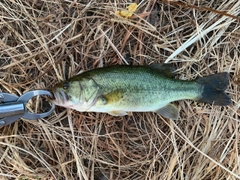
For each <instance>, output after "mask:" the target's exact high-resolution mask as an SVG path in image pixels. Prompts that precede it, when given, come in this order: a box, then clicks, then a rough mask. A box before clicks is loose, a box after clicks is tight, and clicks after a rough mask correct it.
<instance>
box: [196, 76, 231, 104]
mask: <svg viewBox="0 0 240 180" xmlns="http://www.w3.org/2000/svg"><path fill="white" fill-rule="evenodd" d="M196 81H197V82H198V83H199V84H202V85H203V91H202V96H201V97H200V99H198V102H204V103H209V104H214V105H218V106H226V105H230V104H232V101H231V98H230V97H229V96H228V95H227V94H226V93H225V92H224V91H225V89H226V88H227V86H228V83H229V74H228V73H227V72H223V73H219V74H213V75H210V76H206V77H202V78H199V79H197V80H196Z"/></svg>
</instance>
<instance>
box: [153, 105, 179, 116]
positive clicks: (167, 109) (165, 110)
mask: <svg viewBox="0 0 240 180" xmlns="http://www.w3.org/2000/svg"><path fill="white" fill-rule="evenodd" d="M155 112H156V113H158V114H160V115H162V116H164V117H166V118H169V119H173V120H177V119H178V116H179V111H178V109H177V107H176V106H175V105H173V104H171V103H169V104H167V105H166V106H164V107H162V108H160V109H158V110H156V111H155Z"/></svg>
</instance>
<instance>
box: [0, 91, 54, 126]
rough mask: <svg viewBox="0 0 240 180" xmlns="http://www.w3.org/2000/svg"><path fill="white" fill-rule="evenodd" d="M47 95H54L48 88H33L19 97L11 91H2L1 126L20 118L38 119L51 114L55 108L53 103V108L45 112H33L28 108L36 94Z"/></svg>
mask: <svg viewBox="0 0 240 180" xmlns="http://www.w3.org/2000/svg"><path fill="white" fill-rule="evenodd" d="M39 95H47V96H50V97H52V96H53V95H52V94H51V93H50V92H49V91H46V90H33V91H29V92H26V93H24V94H23V95H22V96H20V97H18V96H16V95H13V94H9V93H0V127H1V126H7V125H9V124H11V123H13V122H15V121H17V120H18V119H19V118H24V119H29V120H36V119H39V118H44V117H46V116H49V115H50V114H51V113H52V112H53V111H54V109H55V105H54V104H52V107H51V109H50V110H49V111H48V112H44V113H39V114H38V113H31V112H29V111H28V110H27V108H26V104H27V102H28V101H29V100H30V99H32V98H33V97H34V96H39Z"/></svg>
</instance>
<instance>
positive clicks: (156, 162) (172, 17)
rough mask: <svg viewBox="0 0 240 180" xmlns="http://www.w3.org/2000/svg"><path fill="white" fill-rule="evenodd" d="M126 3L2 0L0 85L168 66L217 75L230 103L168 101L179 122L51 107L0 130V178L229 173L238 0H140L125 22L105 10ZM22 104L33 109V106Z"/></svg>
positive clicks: (238, 64) (235, 154) (20, 89)
mask: <svg viewBox="0 0 240 180" xmlns="http://www.w3.org/2000/svg"><path fill="white" fill-rule="evenodd" d="M135 2H137V3H140V1H135ZM126 5H127V2H126V1H119V0H109V1H102V0H98V1H97V0H91V1H87V0H82V1H79V2H75V1H70V0H55V1H47V0H33V1H32V0H25V1H20V0H2V1H1V2H0V12H1V21H0V24H1V26H0V51H1V53H0V88H1V91H2V92H9V93H14V94H17V95H21V94H22V93H24V92H27V91H29V90H32V89H49V88H51V87H52V86H53V85H54V84H56V83H57V82H59V81H61V80H63V79H66V78H68V77H71V76H74V75H76V74H77V73H78V72H79V71H82V70H87V69H92V68H95V67H101V66H107V65H112V64H134V65H138V64H141V65H143V64H150V63H163V62H169V63H172V64H173V65H174V66H175V67H176V68H177V78H181V79H194V78H196V77H198V76H203V75H208V74H213V73H217V72H222V71H227V72H229V73H230V75H231V82H230V86H229V88H228V90H227V91H228V92H229V94H230V95H231V96H232V100H233V105H232V106H229V107H215V106H211V105H207V104H198V103H195V102H192V101H180V102H178V106H179V108H180V109H181V119H180V120H179V121H170V120H167V119H163V118H162V117H160V116H159V115H157V114H154V113H134V114H133V116H125V117H112V116H110V115H107V114H96V113H79V112H76V111H72V110H70V109H64V108H56V111H55V113H54V114H52V115H51V116H50V117H48V118H45V119H39V120H36V121H28V120H19V121H18V122H16V123H14V124H11V125H9V126H7V127H3V128H1V129H0V131H1V137H0V147H1V148H0V176H1V179H16V178H17V179H84V180H87V179H95V180H105V179H141V180H142V179H169V180H170V179H189V180H190V179H199V180H200V179H218V180H219V179H229V180H230V179H238V178H239V177H240V164H239V163H240V157H239V153H240V152H239V151H240V144H239V137H240V134H239V133H240V127H239V111H238V107H239V93H238V91H239V85H240V80H239V79H240V76H239V69H240V61H239V56H240V44H239V43H240V41H239V38H240V30H239V27H240V26H239V25H240V24H239V19H238V18H237V16H239V14H240V8H239V7H240V1H239V0H230V1H228V0H219V1H214V0H208V1H207V0H202V1H200V0H197V1H193V0H183V1H181V2H178V1H171V4H169V3H167V2H166V1H161V0H159V1H156V0H151V1H143V2H141V5H140V7H139V9H138V10H137V12H136V14H135V15H134V17H133V18H130V19H124V18H121V17H118V16H116V15H115V13H114V12H115V11H116V10H119V9H121V8H124V7H126ZM203 7H205V8H203ZM230 15H232V17H231V16H230ZM233 16H234V17H233ZM28 108H30V109H32V110H34V111H37V110H38V111H39V110H41V108H43V102H42V101H41V99H37V100H36V101H34V102H30V103H29V105H28Z"/></svg>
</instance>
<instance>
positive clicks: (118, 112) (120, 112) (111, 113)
mask: <svg viewBox="0 0 240 180" xmlns="http://www.w3.org/2000/svg"><path fill="white" fill-rule="evenodd" d="M108 114H110V115H112V116H125V115H127V112H126V111H110V112H108Z"/></svg>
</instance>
